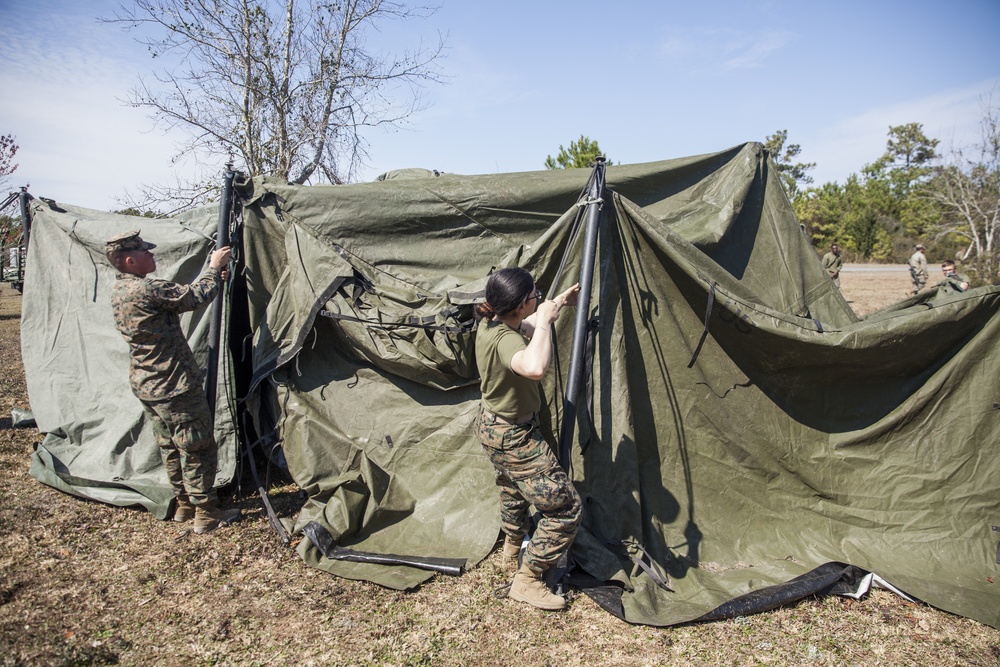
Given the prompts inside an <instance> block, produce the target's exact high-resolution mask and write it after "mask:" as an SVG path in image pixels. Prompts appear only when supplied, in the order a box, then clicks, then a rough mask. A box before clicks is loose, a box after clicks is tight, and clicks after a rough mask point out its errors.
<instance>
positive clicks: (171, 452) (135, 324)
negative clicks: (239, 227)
mask: <svg viewBox="0 0 1000 667" xmlns="http://www.w3.org/2000/svg"><path fill="white" fill-rule="evenodd" d="M155 247H156V246H155V245H153V244H152V243H148V242H146V241H143V240H142V238H141V237H140V236H139V232H138V231H132V232H126V233H125V234H120V235H118V236H116V237H114V238H112V239H109V240H108V241H107V243H106V245H105V251H106V253H107V257H108V261H110V262H111V264H112V265H113V266H114V267H115V268H116V269H117V270H118V274H117V281H116V282H115V285H114V287H113V288H112V292H111V308H112V311H113V313H114V318H115V325H116V326H117V327H118V331H120V332H121V334H122V336H124V337H125V342H126V343H128V347H129V355H130V359H129V384H130V385H131V387H132V393H134V394H135V395H136V397H137V398H138V399H139V400H140V401H141V402H142V407H143V409H144V410H145V412H146V416H147V417H148V418H149V420H150V422H151V423H152V425H153V433H154V434H155V435H156V441H157V444H158V445H159V447H160V455H161V456H162V457H163V466H164V468H166V471H167V477H168V478H169V479H170V484H171V486H172V487H173V490H174V496H176V498H177V509H176V511H175V512H174V521H190V520H192V519H194V532H196V533H207V532H211V531H213V530H215V529H216V528H218V527H219V526H224V525H228V524H230V523H233V522H234V521H237V520H239V518H240V511H239V510H238V509H234V510H222V509H219V501H218V497H217V495H216V493H215V489H214V488H213V487H214V485H215V473H216V470H217V468H218V454H219V452H218V446H217V445H216V443H215V437H214V435H213V427H212V424H213V419H212V415H211V413H210V412H209V407H208V400H207V398H206V396H205V390H204V388H203V386H202V384H203V382H204V373H203V371H202V369H201V368H200V367H199V366H198V362H197V361H196V360H195V358H194V353H192V352H191V348H190V347H189V346H188V344H187V340H186V339H185V338H184V334H183V332H182V331H181V325H180V317H179V316H180V313H183V312H186V311H190V310H196V309H198V308H201V307H203V306H205V305H206V304H208V303H210V302H211V301H212V299H214V298H215V295H216V294H218V292H219V288H220V286H221V284H222V281H223V279H224V268H225V267H226V266H227V265H228V264H229V256H230V249H229V248H228V247H226V248H221V249H219V250H216V251H215V252H213V253H212V256H211V258H210V260H209V266H208V268H206V269H205V271H204V272H203V273H202V274H201V275H200V276H199V277H198V279H197V280H195V281H194V282H193V283H191V284H190V285H183V284H178V283H172V282H169V281H166V280H156V279H154V278H147V277H146V276H147V275H148V274H150V273H152V272H154V271H156V258H155V257H154V256H153V253H151V252H150V250H152V249H153V248H155Z"/></svg>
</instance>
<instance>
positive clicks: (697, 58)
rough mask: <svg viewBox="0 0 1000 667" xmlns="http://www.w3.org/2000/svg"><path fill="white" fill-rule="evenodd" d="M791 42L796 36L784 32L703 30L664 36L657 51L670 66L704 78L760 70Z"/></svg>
mask: <svg viewBox="0 0 1000 667" xmlns="http://www.w3.org/2000/svg"><path fill="white" fill-rule="evenodd" d="M794 40H795V33H793V32H789V31H784V30H766V31H760V32H756V33H746V32H742V31H738V30H731V29H715V28H704V29H694V30H685V31H684V33H683V34H681V33H679V32H675V33H671V34H668V35H666V36H664V37H663V38H662V39H661V41H660V45H659V52H660V54H661V55H662V56H663V57H664V58H665V59H666V60H667V61H668V62H669V63H670V64H671V65H673V66H675V67H677V68H683V69H685V70H687V71H689V72H697V73H698V74H699V75H703V74H704V73H705V72H711V71H715V72H729V71H733V70H745V69H755V68H758V67H762V66H764V64H765V62H766V61H767V60H768V58H769V57H770V56H771V55H772V54H775V53H778V52H780V51H781V50H782V49H784V48H785V47H786V46H788V45H789V44H790V43H792V42H793V41H794Z"/></svg>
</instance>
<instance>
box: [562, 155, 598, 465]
mask: <svg viewBox="0 0 1000 667" xmlns="http://www.w3.org/2000/svg"><path fill="white" fill-rule="evenodd" d="M603 197H604V158H603V157H599V158H597V160H596V164H595V165H594V172H593V175H592V176H591V179H590V189H589V190H588V192H587V200H586V201H585V202H581V204H583V205H585V206H586V207H587V224H586V228H585V231H584V237H583V264H582V265H581V267H580V280H579V283H580V296H579V297H578V298H577V302H576V323H575V324H574V325H573V347H572V348H571V349H570V355H569V373H568V375H567V377H566V396H565V399H564V401H563V417H562V426H561V428H560V429H559V463H560V464H562V467H563V470H565V471H566V474H569V473H570V461H571V460H572V452H571V450H570V447H571V445H572V442H573V435H574V426H575V424H576V403H577V398H578V397H579V394H580V385H581V383H582V382H583V360H584V356H585V353H586V346H587V333H588V329H589V328H590V293H591V288H592V287H593V284H594V262H595V257H596V255H597V232H598V228H599V222H600V215H601V206H602V205H603V203H604V199H603Z"/></svg>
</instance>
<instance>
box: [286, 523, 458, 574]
mask: <svg viewBox="0 0 1000 667" xmlns="http://www.w3.org/2000/svg"><path fill="white" fill-rule="evenodd" d="M302 532H303V534H305V536H306V537H307V538H309V541H310V542H312V544H313V546H314V547H316V548H317V549H318V550H319V552H320V553H321V554H323V556H325V557H326V558H329V559H330V560H343V561H348V562H352V563H373V564H375V565H406V566H409V567H415V568H417V569H420V570H430V571H431V572H438V573H440V574H447V575H449V576H452V577H457V576H459V575H461V574H462V571H463V570H464V569H465V565H466V562H467V559H465V558H436V557H433V556H402V555H398V554H380V553H373V552H371V551H358V550H356V549H349V548H348V547H342V546H339V545H337V544H336V543H335V542H334V539H333V536H332V535H331V534H330V532H329V531H328V530H327V529H326V528H324V527H323V525H322V524H319V523H317V522H315V521H310V522H309V523H307V524H306V525H305V526H304V527H303V528H302Z"/></svg>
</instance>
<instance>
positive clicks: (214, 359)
mask: <svg viewBox="0 0 1000 667" xmlns="http://www.w3.org/2000/svg"><path fill="white" fill-rule="evenodd" d="M235 177H236V172H235V171H233V165H232V163H230V164H227V165H226V175H225V178H224V180H223V184H222V196H221V197H220V198H219V224H218V227H216V230H215V249H216V250H219V249H221V248H225V247H226V246H228V245H229V220H230V218H231V217H232V213H233V179H234V178H235ZM224 291H225V285H223V287H222V289H220V290H219V294H218V295H216V297H215V301H214V302H212V319H211V320H209V327H208V368H207V369H206V372H205V393H206V394H207V395H208V407H209V414H211V415H212V418H213V420H214V419H215V395H216V393H217V388H218V374H219V346H220V339H221V337H222V309H223V306H224V301H225V297H224V296H223V292H224Z"/></svg>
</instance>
